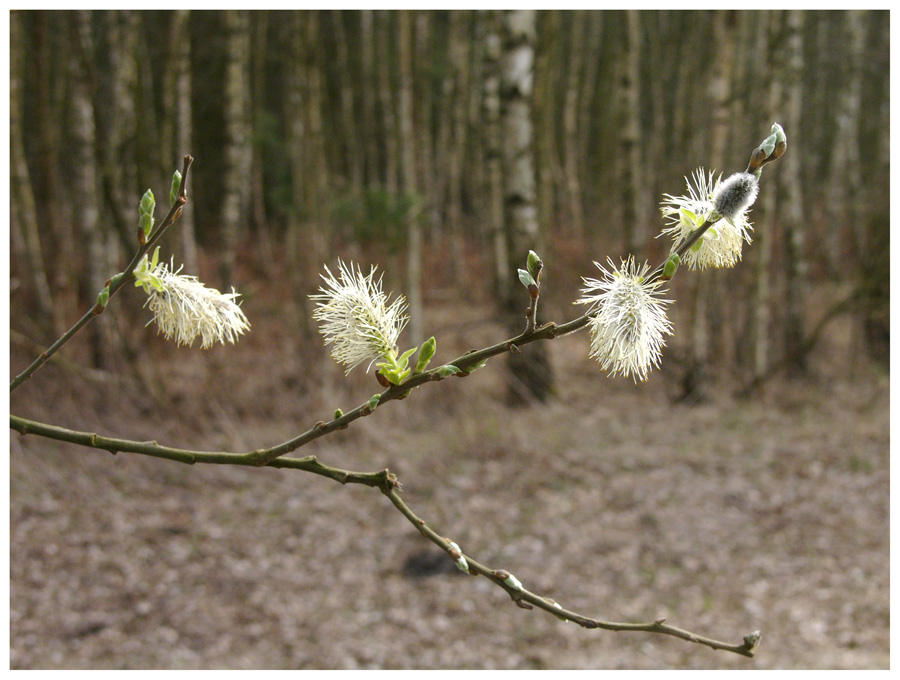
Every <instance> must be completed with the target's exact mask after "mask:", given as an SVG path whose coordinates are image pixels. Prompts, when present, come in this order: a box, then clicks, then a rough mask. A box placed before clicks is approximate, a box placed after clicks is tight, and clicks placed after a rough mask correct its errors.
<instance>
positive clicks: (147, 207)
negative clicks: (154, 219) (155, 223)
mask: <svg viewBox="0 0 900 680" xmlns="http://www.w3.org/2000/svg"><path fill="white" fill-rule="evenodd" d="M155 209H156V198H154V196H153V190H152V189H147V191H145V192H144V195H143V196H142V197H141V207H140V212H141V214H144V213H152V212H153V211H154V210H155Z"/></svg>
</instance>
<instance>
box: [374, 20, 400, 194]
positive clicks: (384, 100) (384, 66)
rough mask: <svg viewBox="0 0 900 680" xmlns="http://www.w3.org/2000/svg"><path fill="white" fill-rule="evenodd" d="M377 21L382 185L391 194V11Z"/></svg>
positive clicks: (393, 142) (394, 164)
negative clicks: (383, 156)
mask: <svg viewBox="0 0 900 680" xmlns="http://www.w3.org/2000/svg"><path fill="white" fill-rule="evenodd" d="M375 16H376V18H377V19H380V21H378V22H377V23H378V24H379V26H380V28H381V30H380V31H379V36H378V39H377V40H375V48H376V51H377V53H378V59H377V64H378V101H379V103H380V105H381V117H382V120H383V122H384V128H383V131H382V136H383V139H384V145H385V164H384V175H385V177H384V187H385V189H386V190H387V192H388V194H390V195H391V196H396V195H397V177H398V172H397V167H398V163H399V161H398V152H397V139H398V136H399V135H398V134H397V124H396V116H395V114H394V97H393V96H392V94H391V93H392V92H393V88H392V87H391V71H390V64H391V60H390V52H389V47H390V46H391V45H393V44H394V40H393V37H392V36H391V16H392V13H391V12H378V13H377V14H376V15H375Z"/></svg>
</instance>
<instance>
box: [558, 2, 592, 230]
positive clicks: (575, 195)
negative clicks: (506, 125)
mask: <svg viewBox="0 0 900 680" xmlns="http://www.w3.org/2000/svg"><path fill="white" fill-rule="evenodd" d="M586 14H587V13H586V12H583V11H580V12H576V13H574V14H573V15H572V25H571V37H570V40H569V50H570V56H569V64H568V76H567V79H566V99H565V105H564V109H563V130H564V133H565V135H564V139H565V141H564V143H563V149H564V151H565V171H566V198H567V204H568V208H569V209H568V213H569V219H570V221H571V223H572V227H573V230H574V231H575V234H576V237H577V238H581V237H582V236H583V234H584V213H583V204H582V196H581V177H580V173H579V170H580V164H579V153H578V149H579V147H580V146H581V144H580V142H581V141H582V140H581V136H580V135H579V130H578V110H579V101H578V100H579V94H580V90H581V87H582V74H581V72H582V65H583V63H584V56H585V55H584V52H585V31H586V30H588V26H587V23H588V22H587V21H586ZM588 59H591V55H588Z"/></svg>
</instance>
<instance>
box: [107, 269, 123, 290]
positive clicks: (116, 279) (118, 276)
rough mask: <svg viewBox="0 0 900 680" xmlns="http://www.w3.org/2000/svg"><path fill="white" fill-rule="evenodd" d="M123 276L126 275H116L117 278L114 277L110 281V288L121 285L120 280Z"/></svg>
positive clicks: (120, 273)
mask: <svg viewBox="0 0 900 680" xmlns="http://www.w3.org/2000/svg"><path fill="white" fill-rule="evenodd" d="M123 276H124V274H123V273H122V272H119V273H118V274H116V275H115V276H113V277H112V278H111V279H110V280H109V286H110V288H112V287H114V286H116V285H117V284H118V283H119V280H120V279H121V278H122V277H123Z"/></svg>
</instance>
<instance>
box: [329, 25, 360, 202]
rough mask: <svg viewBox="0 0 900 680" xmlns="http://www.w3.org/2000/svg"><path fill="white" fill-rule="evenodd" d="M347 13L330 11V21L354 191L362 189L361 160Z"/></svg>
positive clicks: (345, 147)
mask: <svg viewBox="0 0 900 680" xmlns="http://www.w3.org/2000/svg"><path fill="white" fill-rule="evenodd" d="M346 14H347V13H346V12H344V11H341V10H332V12H331V19H332V23H333V24H334V35H335V46H336V47H337V61H338V63H337V66H338V73H339V74H340V88H341V120H342V125H341V128H342V131H343V135H342V137H343V140H344V147H343V149H344V162H345V166H346V171H347V175H346V176H347V180H348V182H349V183H350V185H351V186H352V187H353V190H354V191H359V190H360V189H362V187H363V166H362V162H363V158H364V155H363V154H362V153H360V149H359V142H358V141H357V133H356V119H355V113H354V112H355V110H356V105H355V102H354V99H355V98H354V96H353V69H351V67H350V55H349V53H348V50H347V29H346V27H345V26H344V19H345V18H346V17H345V15H346Z"/></svg>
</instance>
